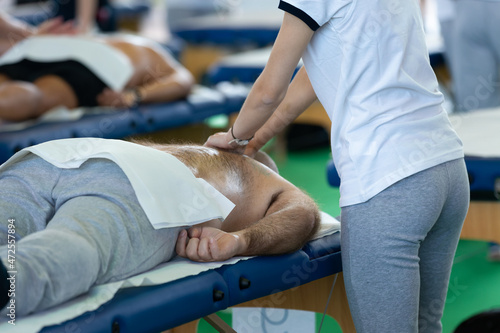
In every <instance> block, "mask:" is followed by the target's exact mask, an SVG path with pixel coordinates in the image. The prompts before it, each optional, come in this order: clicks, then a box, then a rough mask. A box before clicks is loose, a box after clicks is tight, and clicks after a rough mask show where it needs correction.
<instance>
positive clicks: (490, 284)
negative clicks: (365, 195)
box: [199, 148, 500, 333]
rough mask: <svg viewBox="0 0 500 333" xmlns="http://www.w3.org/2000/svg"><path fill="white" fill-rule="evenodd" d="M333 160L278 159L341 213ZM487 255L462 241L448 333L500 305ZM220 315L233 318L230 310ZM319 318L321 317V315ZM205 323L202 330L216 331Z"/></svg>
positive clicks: (301, 155)
mask: <svg viewBox="0 0 500 333" xmlns="http://www.w3.org/2000/svg"><path fill="white" fill-rule="evenodd" d="M329 159H330V152H329V149H328V148H321V149H314V150H309V151H304V152H294V153H289V154H288V156H287V158H286V160H284V161H279V162H278V166H279V169H280V173H281V175H282V176H283V177H285V178H286V179H288V180H290V181H291V182H292V183H294V184H295V185H297V186H298V187H300V188H302V189H303V190H305V191H306V192H307V193H309V194H310V195H311V196H312V197H313V198H314V199H315V200H316V201H317V202H318V204H319V206H320V208H321V209H322V210H323V211H325V212H327V213H330V214H331V215H333V216H337V215H339V214H340V209H339V207H338V199H339V193H338V190H337V189H334V188H331V187H330V186H328V184H327V183H326V163H327V161H328V160H329ZM486 255H487V243H485V242H479V241H468V240H462V241H460V243H459V246H458V250H457V254H456V256H455V262H454V265H453V270H452V274H451V279H450V287H449V289H448V298H447V301H446V307H445V312H444V316H443V332H444V333H449V332H453V330H454V329H455V327H456V326H457V325H458V324H459V323H460V322H462V321H463V320H464V319H466V318H468V317H469V316H471V315H473V314H475V313H478V312H481V311H484V310H487V309H491V308H495V307H497V308H500V263H492V262H489V261H488V260H487V257H486ZM220 315H221V316H222V317H223V318H224V319H225V320H226V321H228V322H230V321H231V313H230V310H229V311H224V312H221V313H220ZM316 318H317V320H318V321H319V320H321V316H320V315H319V314H318V315H317V316H316ZM202 325H203V324H200V329H199V332H203V333H205V332H216V331H215V330H211V329H208V328H206V326H204V325H203V326H202ZM321 331H322V332H329V333H334V332H335V333H336V332H340V330H339V329H338V328H337V327H336V323H334V322H333V320H330V319H329V320H328V321H326V322H325V323H324V324H323V329H322V330H321ZM290 333H293V332H290ZM301 333H304V332H301ZM305 333H307V332H305Z"/></svg>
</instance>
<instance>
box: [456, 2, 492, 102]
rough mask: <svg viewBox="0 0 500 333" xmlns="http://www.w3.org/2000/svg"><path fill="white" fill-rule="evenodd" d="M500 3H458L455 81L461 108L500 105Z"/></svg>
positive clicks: (457, 99)
mask: <svg viewBox="0 0 500 333" xmlns="http://www.w3.org/2000/svg"><path fill="white" fill-rule="evenodd" d="M499 32H500V1H498V0H497V1H491V0H490V1H487V0H458V1H456V18H455V29H454V34H453V36H452V39H453V46H452V50H451V53H452V58H453V62H452V65H453V67H452V78H453V82H454V87H455V99H456V106H457V109H458V110H460V111H469V110H473V109H482V108H490V107H498V106H500V38H498V33H499Z"/></svg>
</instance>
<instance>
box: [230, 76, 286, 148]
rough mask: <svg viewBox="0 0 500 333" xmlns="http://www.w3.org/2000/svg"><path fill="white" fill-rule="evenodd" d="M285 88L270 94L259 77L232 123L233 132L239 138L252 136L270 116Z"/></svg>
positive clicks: (282, 96)
mask: <svg viewBox="0 0 500 333" xmlns="http://www.w3.org/2000/svg"><path fill="white" fill-rule="evenodd" d="M285 94H286V88H285V89H283V90H281V91H280V92H279V93H277V94H276V95H274V96H272V95H270V94H269V92H268V91H266V84H265V83H264V79H263V78H262V77H260V78H259V79H258V80H257V81H256V82H255V84H254V86H253V87H252V90H251V91H250V93H249V95H248V97H247V99H246V100H245V103H244V104H243V106H242V108H241V111H240V113H239V115H238V118H237V119H236V121H235V123H234V125H233V134H234V135H235V136H236V137H237V138H239V139H247V138H250V137H252V136H253V135H254V134H255V132H257V130H258V129H259V128H261V127H262V126H263V125H264V124H265V123H266V121H267V120H268V119H269V118H270V117H271V115H272V114H273V112H274V111H275V110H276V108H277V107H278V106H279V105H280V103H281V101H282V100H283V98H284V97H285Z"/></svg>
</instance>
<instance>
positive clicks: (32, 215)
mask: <svg viewBox="0 0 500 333" xmlns="http://www.w3.org/2000/svg"><path fill="white" fill-rule="evenodd" d="M9 219H10V220H11V222H12V224H13V227H12V225H11V229H13V228H15V231H16V238H17V241H16V244H15V263H14V266H15V267H11V263H10V262H8V260H7V259H8V257H7V254H8V248H7V245H6V244H7V239H8V236H7V235H8V234H7V232H8V228H9V226H8V224H9ZM178 232H179V228H171V229H160V230H155V229H154V228H153V227H152V225H151V223H150V222H149V220H148V218H147V217H146V215H145V213H144V211H143V210H142V208H141V206H140V204H139V202H138V200H137V198H136V196H135V193H134V190H133V188H132V186H131V185H130V182H129V181H128V179H127V177H126V176H125V174H124V173H123V171H122V170H121V169H120V168H119V167H118V166H117V165H116V164H115V163H113V162H111V161H109V160H105V159H92V160H88V161H87V162H85V163H84V164H83V165H82V166H81V167H80V168H79V169H59V168H56V167H55V166H53V165H52V164H49V163H47V162H46V161H45V160H43V159H41V158H39V157H37V156H35V155H32V154H30V155H28V156H27V157H25V158H23V160H22V161H20V162H19V163H16V164H14V165H12V166H10V167H8V168H7V169H6V170H4V171H2V172H1V173H0V258H1V260H2V261H3V264H4V265H5V266H6V267H7V270H10V271H11V270H14V269H15V270H16V271H17V273H16V274H15V277H16V282H15V287H16V293H15V304H16V316H22V315H26V314H29V313H31V312H33V311H38V310H42V309H46V308H49V307H51V306H54V305H56V304H59V303H61V302H64V301H66V300H69V299H71V298H73V297H75V296H77V295H80V294H82V293H85V292H86V291H88V289H89V288H90V287H91V286H93V285H94V284H102V283H106V282H112V281H115V280H119V279H123V278H126V277H129V276H131V275H134V274H138V273H140V272H143V271H146V270H148V269H151V268H153V267H155V266H156V265H158V264H160V263H162V262H165V261H167V260H169V259H171V257H172V256H173V254H174V251H175V241H176V238H177V234H178ZM11 254H12V252H11ZM13 268H14V269H13Z"/></svg>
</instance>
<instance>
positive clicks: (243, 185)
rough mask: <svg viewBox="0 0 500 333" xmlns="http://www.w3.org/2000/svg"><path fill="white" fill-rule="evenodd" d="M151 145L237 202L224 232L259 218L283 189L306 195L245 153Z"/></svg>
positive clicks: (299, 195) (182, 146)
mask: <svg viewBox="0 0 500 333" xmlns="http://www.w3.org/2000/svg"><path fill="white" fill-rule="evenodd" d="M152 147H153V148H156V149H160V150H162V151H166V152H168V153H170V154H172V155H174V156H175V157H177V158H178V159H179V160H180V161H182V162H183V163H184V164H186V165H187V166H188V167H189V168H190V169H191V170H192V172H193V173H194V175H195V176H197V177H200V178H203V179H205V180H206V181H207V182H209V183H210V184H211V185H212V186H214V187H215V188H216V189H217V190H218V191H220V192H221V193H222V194H224V195H225V196H226V197H227V198H228V199H229V200H231V201H232V202H233V203H234V204H235V205H236V207H235V208H234V210H233V211H232V212H231V214H230V215H229V216H228V217H227V218H226V220H224V222H223V223H222V224H221V225H220V228H221V229H222V230H224V231H227V232H233V231H237V230H241V229H243V228H246V227H248V226H250V225H252V224H254V223H256V222H257V221H259V220H260V219H262V218H263V217H264V216H266V213H267V212H268V209H269V207H270V206H271V204H272V203H273V201H274V200H275V199H276V198H277V196H278V195H279V194H280V193H282V192H284V191H296V192H297V193H296V194H297V196H298V197H301V196H303V197H304V198H307V196H306V195H305V194H303V193H302V192H301V191H300V190H299V189H298V188H296V187H295V186H293V185H292V184H291V183H289V182H288V181H287V180H285V179H284V178H282V177H281V176H279V175H278V174H277V173H275V172H274V171H272V170H271V169H270V168H268V167H266V166H265V165H263V164H261V163H260V162H257V161H255V160H254V159H252V158H250V157H247V156H242V155H238V154H233V153H228V152H223V151H219V150H216V149H213V148H207V147H202V146H189V145H165V146H162V145H153V146H152ZM307 199H308V198H307ZM307 199H306V200H307ZM309 200H310V199H309ZM311 202H312V200H311Z"/></svg>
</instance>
